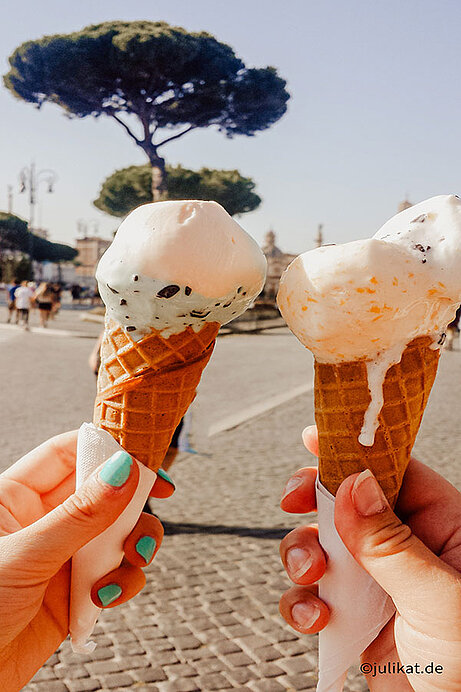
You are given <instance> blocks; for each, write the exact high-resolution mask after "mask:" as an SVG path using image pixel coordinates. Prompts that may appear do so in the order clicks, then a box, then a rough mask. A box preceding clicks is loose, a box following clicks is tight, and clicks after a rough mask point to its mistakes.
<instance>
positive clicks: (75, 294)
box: [70, 284, 82, 307]
mask: <svg viewBox="0 0 461 692" xmlns="http://www.w3.org/2000/svg"><path fill="white" fill-rule="evenodd" d="M70 293H71V296H72V307H73V306H74V305H75V304H76V303H80V296H81V295H82V287H81V286H79V285H78V284H72V286H71V287H70Z"/></svg>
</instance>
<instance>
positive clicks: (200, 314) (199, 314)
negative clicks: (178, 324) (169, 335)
mask: <svg viewBox="0 0 461 692" xmlns="http://www.w3.org/2000/svg"><path fill="white" fill-rule="evenodd" d="M210 312H211V310H208V312H200V311H199V310H191V311H190V313H189V314H190V316H191V317H200V318H201V319H203V318H204V317H208V315H209V314H210Z"/></svg>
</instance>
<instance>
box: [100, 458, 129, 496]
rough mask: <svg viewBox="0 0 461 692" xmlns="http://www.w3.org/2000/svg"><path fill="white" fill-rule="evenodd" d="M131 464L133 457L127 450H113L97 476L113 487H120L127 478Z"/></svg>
mask: <svg viewBox="0 0 461 692" xmlns="http://www.w3.org/2000/svg"><path fill="white" fill-rule="evenodd" d="M132 464H133V459H132V458H131V457H130V455H129V454H128V453H127V452H115V454H112V456H111V457H110V458H109V459H108V460H107V461H106V463H105V464H104V466H103V467H102V469H101V471H100V472H99V478H100V479H101V480H103V481H104V483H108V484H109V485H112V486H113V487H114V488H120V486H121V485H123V484H124V483H125V482H126V481H127V480H128V476H129V475H130V471H131V466H132Z"/></svg>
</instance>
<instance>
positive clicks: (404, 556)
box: [335, 470, 459, 638]
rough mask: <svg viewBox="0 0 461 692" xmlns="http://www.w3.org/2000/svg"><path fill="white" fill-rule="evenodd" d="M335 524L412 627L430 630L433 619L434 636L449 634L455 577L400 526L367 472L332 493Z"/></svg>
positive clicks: (456, 607) (454, 607) (455, 608)
mask: <svg viewBox="0 0 461 692" xmlns="http://www.w3.org/2000/svg"><path fill="white" fill-rule="evenodd" d="M335 525H336V529H337V531H338V533H339V535H340V536H341V539H342V541H343V542H344V544H345V545H346V547H347V549H348V550H349V552H350V553H351V554H352V555H353V556H354V558H355V559H356V560H357V562H359V563H360V564H361V565H362V567H364V568H365V569H366V570H367V572H369V574H370V575H371V576H372V577H373V578H374V579H375V580H376V581H377V582H378V584H380V586H382V588H383V589H384V590H385V591H386V592H387V593H388V594H389V596H390V597H391V598H392V600H393V601H394V603H395V606H396V608H397V610H398V612H399V613H400V614H401V615H403V616H404V618H405V619H406V620H407V621H408V622H409V624H410V625H412V626H414V627H415V628H417V629H418V630H419V631H420V632H426V631H427V633H428V634H433V632H432V631H430V630H432V629H433V626H432V627H431V624H432V623H434V622H437V627H438V635H439V636H440V637H443V636H444V633H443V632H442V630H444V629H446V634H447V638H449V636H448V633H449V632H450V633H452V632H453V622H451V619H452V617H453V616H454V614H455V613H456V614H459V603H457V602H456V601H458V600H459V575H458V574H457V572H456V571H455V570H454V569H453V568H452V567H450V566H449V565H447V564H446V563H444V562H443V561H442V560H440V559H439V558H438V557H437V556H436V555H435V554H434V553H433V552H431V551H430V550H429V548H427V547H426V546H425V545H424V543H422V542H421V541H420V540H419V539H418V538H417V537H416V536H415V535H414V534H413V533H412V532H411V529H410V528H409V527H408V526H407V525H406V524H402V522H401V521H400V519H399V518H398V517H397V516H396V515H395V514H394V512H393V511H392V509H391V507H390V506H389V504H388V502H387V500H386V497H385V495H384V493H383V491H382V490H381V488H380V486H379V484H378V482H377V481H376V479H375V477H374V476H373V474H372V473H371V471H369V470H366V471H363V472H362V473H360V474H354V475H353V476H349V477H348V478H346V480H345V481H343V483H342V484H341V486H340V488H339V489H338V492H337V495H336V503H335ZM441 613H443V614H444V617H443V618H441ZM441 620H443V621H444V622H443V623H442V622H441Z"/></svg>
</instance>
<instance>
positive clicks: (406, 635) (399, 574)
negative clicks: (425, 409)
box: [280, 427, 461, 692]
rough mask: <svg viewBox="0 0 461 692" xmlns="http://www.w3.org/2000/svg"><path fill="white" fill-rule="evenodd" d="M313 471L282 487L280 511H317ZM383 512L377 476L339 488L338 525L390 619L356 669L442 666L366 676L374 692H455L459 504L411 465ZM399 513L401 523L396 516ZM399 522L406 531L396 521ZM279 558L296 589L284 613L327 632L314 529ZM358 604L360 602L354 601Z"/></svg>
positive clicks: (460, 642) (460, 596) (458, 677)
mask: <svg viewBox="0 0 461 692" xmlns="http://www.w3.org/2000/svg"><path fill="white" fill-rule="evenodd" d="M303 438H304V444H305V446H306V447H307V449H308V450H309V451H311V452H312V453H313V454H317V453H318V441H317V431H316V429H315V427H312V428H307V429H306V430H305V431H304V434H303ZM316 473H317V472H316V469H314V468H305V469H300V470H299V471H297V472H296V473H295V474H294V476H293V477H292V478H291V479H290V480H289V481H288V483H287V486H286V489H285V494H284V496H283V498H282V502H281V507H282V509H284V510H285V511H287V512H295V513H304V512H313V511H315V510H316V500H315V487H314V484H315V478H316ZM395 511H396V514H394V512H393V511H392V510H391V508H390V507H389V505H388V503H387V501H386V499H385V497H384V495H383V494H382V492H381V489H380V487H379V485H378V484H377V482H376V480H375V478H374V476H372V475H371V474H370V473H369V472H368V473H367V472H364V473H362V474H354V475H352V476H350V477H349V478H347V479H346V480H345V481H344V482H343V483H342V485H341V486H340V488H339V490H338V492H337V495H336V503H335V525H336V529H337V531H338V533H339V535H340V536H341V538H342V540H343V542H344V544H345V545H346V547H347V548H348V550H349V551H350V552H351V553H352V555H353V556H354V558H355V559H356V560H357V561H358V562H359V563H360V564H361V565H362V566H363V567H364V568H365V569H366V570H367V571H368V572H369V573H370V574H371V576H372V577H373V578H374V579H375V580H376V581H377V582H378V584H380V585H381V586H382V587H383V588H384V589H385V591H387V593H388V594H389V595H390V596H391V598H392V600H393V601H394V603H395V606H396V610H397V612H396V615H395V617H394V618H392V620H391V621H390V622H389V623H388V624H387V625H386V626H385V627H384V628H383V630H382V631H381V632H380V633H379V635H378V636H377V637H376V639H375V640H374V641H373V642H372V643H371V644H370V646H369V647H368V648H367V649H366V650H365V651H364V653H363V654H362V662H367V663H371V664H376V666H377V668H376V670H379V668H378V666H381V667H382V668H381V669H382V670H383V669H384V666H385V664H386V663H388V662H390V663H394V662H395V663H401V664H403V666H410V665H413V666H414V665H415V663H417V662H421V660H423V661H426V662H427V663H428V664H429V663H431V662H433V664H434V666H436V665H439V666H442V667H443V672H442V673H439V674H438V673H435V672H434V673H433V674H418V673H413V674H408V676H406V675H405V674H402V673H397V674H394V675H393V674H384V673H383V674H379V673H378V674H377V675H375V676H372V675H367V676H366V677H367V682H368V685H369V687H370V690H372V692H388V691H389V690H392V691H393V692H404V691H405V692H407V691H410V690H415V691H416V692H436V691H437V692H441V691H442V690H443V691H444V692H449V691H450V690H453V691H455V690H461V496H460V493H459V492H458V491H457V490H456V488H454V487H453V486H452V485H450V483H448V481H446V480H445V479H444V478H442V477H441V476H439V475H438V474H437V473H435V471H432V470H431V469H430V468H428V467H427V466H425V465H424V464H422V463H420V462H419V461H416V459H412V460H411V462H410V464H409V466H408V469H407V472H406V474H405V479H404V483H403V485H402V489H401V491H400V495H399V498H398V502H397V506H396V509H395ZM397 515H398V516H397ZM399 517H401V519H402V520H403V522H404V523H402V521H401V520H400V518H399ZM280 554H281V557H282V561H283V564H284V566H285V569H286V570H287V573H288V576H289V577H290V579H291V580H292V581H293V582H294V583H295V584H297V586H294V587H292V588H291V589H289V590H288V591H287V592H286V593H285V594H284V595H283V596H282V598H281V601H280V612H281V614H282V616H283V617H284V618H285V620H286V621H287V622H288V623H289V624H290V625H291V626H292V627H293V628H294V629H296V630H298V631H299V632H304V633H306V634H313V633H315V632H319V631H320V630H321V629H323V628H324V627H325V626H326V625H327V623H328V619H329V615H330V614H329V610H328V607H327V605H326V604H325V603H323V602H322V601H321V600H320V599H319V598H318V596H317V586H316V584H315V582H317V581H318V579H320V578H321V576H322V575H323V574H324V572H325V569H326V568H327V567H328V559H327V556H325V554H324V553H323V551H322V548H321V547H320V544H319V542H318V532H317V528H316V527H315V526H304V527H301V528H298V529H295V530H294V531H292V532H291V533H289V534H288V535H287V536H286V537H285V538H284V539H283V541H282V543H281V546H280ZM357 598H358V599H359V598H360V594H357Z"/></svg>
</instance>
